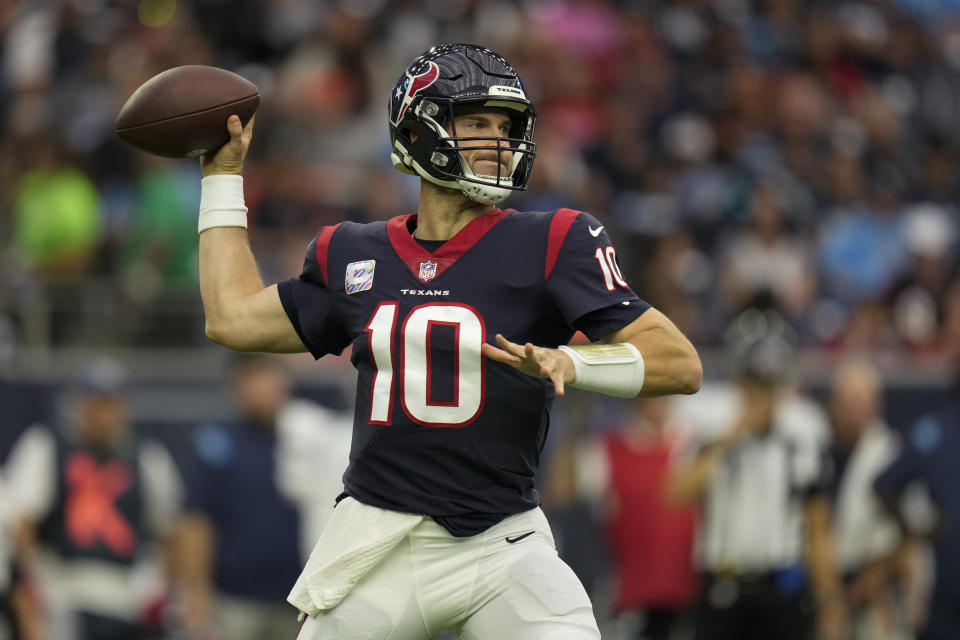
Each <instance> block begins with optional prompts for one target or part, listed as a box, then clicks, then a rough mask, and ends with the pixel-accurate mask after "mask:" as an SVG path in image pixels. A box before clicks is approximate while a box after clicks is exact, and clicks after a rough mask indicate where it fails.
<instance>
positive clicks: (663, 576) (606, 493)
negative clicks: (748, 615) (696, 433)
mask: <svg viewBox="0 0 960 640" xmlns="http://www.w3.org/2000/svg"><path fill="white" fill-rule="evenodd" d="M670 405H671V400H670V399H669V398H667V397H659V398H638V399H636V400H633V401H632V402H631V405H630V411H629V412H628V413H627V415H626V418H625V419H624V420H623V421H622V422H621V423H620V425H619V428H617V429H612V430H609V431H606V432H605V433H604V434H603V435H602V436H600V437H598V438H596V439H595V441H594V443H593V444H592V446H590V447H588V448H587V449H586V450H585V453H584V456H585V457H586V459H582V460H581V461H580V464H578V465H577V476H578V485H579V487H580V489H581V491H582V492H583V493H585V494H586V496H587V497H588V498H592V499H593V500H594V501H595V502H598V504H599V505H600V508H601V518H600V519H601V524H602V527H603V529H604V531H605V534H606V541H607V545H608V548H609V553H610V560H611V569H612V578H613V610H614V611H613V612H614V614H616V615H618V616H621V615H625V614H637V617H638V623H639V625H638V626H639V629H638V631H637V633H638V635H637V636H636V637H637V638H641V639H643V640H666V638H669V637H670V635H671V633H672V629H674V628H675V627H677V626H678V622H679V620H680V619H681V618H682V616H683V614H684V613H685V612H687V611H688V609H689V608H690V606H691V605H692V603H693V599H694V596H695V595H696V590H697V579H696V573H695V571H694V568H693V564H692V559H691V558H692V545H693V536H694V527H695V524H696V516H695V510H694V509H692V508H690V507H678V506H675V505H673V504H672V503H670V501H669V500H668V498H667V486H666V482H667V479H668V477H669V475H670V469H671V466H672V465H673V464H674V462H675V460H676V458H677V455H678V453H679V452H680V451H682V450H683V449H684V447H683V443H682V438H683V436H682V430H680V429H678V428H675V425H672V424H670V422H669V414H670Z"/></svg>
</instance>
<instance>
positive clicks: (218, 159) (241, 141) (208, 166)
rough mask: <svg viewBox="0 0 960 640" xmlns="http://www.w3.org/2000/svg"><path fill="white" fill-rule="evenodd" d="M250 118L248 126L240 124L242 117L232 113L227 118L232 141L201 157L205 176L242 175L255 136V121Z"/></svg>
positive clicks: (254, 117) (253, 118) (201, 166)
mask: <svg viewBox="0 0 960 640" xmlns="http://www.w3.org/2000/svg"><path fill="white" fill-rule="evenodd" d="M255 119H256V116H253V117H252V118H250V121H249V122H247V126H245V127H244V126H243V125H241V124H240V117H239V116H236V115H232V116H230V117H229V118H227V131H229V132H230V142H228V143H227V144H225V145H223V146H222V147H220V148H219V149H217V151H216V152H215V153H208V154H206V155H204V156H203V157H202V158H200V168H201V169H202V170H203V175H204V176H212V175H217V174H228V175H230V174H232V175H240V174H242V173H243V161H244V159H245V158H246V157H247V149H249V148H250V140H251V139H252V138H253V121H254V120H255Z"/></svg>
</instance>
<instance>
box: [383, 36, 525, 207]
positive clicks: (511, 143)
mask: <svg viewBox="0 0 960 640" xmlns="http://www.w3.org/2000/svg"><path fill="white" fill-rule="evenodd" d="M474 108H482V109H484V108H492V109H503V110H505V111H506V113H508V114H509V115H510V122H511V124H510V132H509V134H508V136H507V137H506V138H493V137H465V136H460V135H458V134H457V131H456V127H455V126H454V117H455V115H459V114H460V113H462V112H463V111H466V110H468V109H474ZM536 119H537V113H536V109H535V108H534V106H533V103H532V102H530V100H529V99H528V98H527V96H526V93H525V92H524V90H523V85H522V83H521V82H520V78H519V77H518V76H517V72H516V70H515V69H514V68H513V67H512V66H510V63H508V62H507V61H506V60H505V59H504V58H503V56H501V55H499V54H498V53H496V52H494V51H491V50H490V49H487V48H485V47H480V46H477V45H472V44H446V45H441V46H437V47H433V48H432V49H430V50H429V51H426V52H424V53H423V54H421V55H419V56H418V57H416V58H415V59H414V60H413V61H412V62H411V63H410V64H409V65H408V66H407V68H406V70H405V71H404V73H403V75H402V76H400V79H399V80H398V81H397V84H396V86H395V87H394V88H393V93H392V94H391V96H390V142H391V145H392V148H393V152H392V153H391V154H390V157H391V160H393V166H394V167H396V168H397V169H399V170H401V171H403V172H405V173H409V174H412V175H420V176H422V177H423V178H426V179H427V180H429V181H431V182H433V183H435V184H438V185H440V186H443V187H448V188H450V189H458V190H460V191H462V192H463V193H464V195H466V196H467V197H468V198H470V199H471V200H475V201H477V202H482V203H485V204H495V203H497V202H500V201H501V200H503V199H504V198H506V197H507V196H508V195H510V192H511V191H522V190H524V189H526V188H527V182H528V181H529V180H530V170H531V169H532V167H533V158H534V156H535V155H536V145H535V144H534V142H533V130H534V125H535V123H536ZM447 127H449V130H448V128H447ZM478 149H487V150H489V149H496V150H497V153H498V156H499V158H498V159H500V160H505V161H506V162H501V164H500V169H498V171H497V175H495V176H486V175H479V174H475V173H474V172H473V171H472V170H471V169H470V167H469V166H468V165H467V163H466V161H465V160H464V157H463V155H462V152H463V151H473V150H478ZM503 154H510V156H509V157H503ZM504 165H506V166H509V167H511V170H510V173H509V175H506V174H503V173H501V171H502V170H503V169H502V167H503V166H504Z"/></svg>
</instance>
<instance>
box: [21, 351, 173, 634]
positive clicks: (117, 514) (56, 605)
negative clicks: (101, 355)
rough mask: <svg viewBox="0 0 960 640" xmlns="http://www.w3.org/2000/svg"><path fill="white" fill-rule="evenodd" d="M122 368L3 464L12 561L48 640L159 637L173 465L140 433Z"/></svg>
mask: <svg viewBox="0 0 960 640" xmlns="http://www.w3.org/2000/svg"><path fill="white" fill-rule="evenodd" d="M125 377H126V376H125V374H124V372H123V371H122V369H121V368H120V366H119V364H117V363H115V362H113V361H111V360H100V361H97V362H96V363H94V364H93V365H91V366H90V367H89V368H88V369H87V370H86V371H85V372H84V374H83V376H82V378H81V380H80V381H79V383H78V384H77V385H76V386H75V387H74V388H73V389H72V394H70V395H71V398H70V399H71V400H72V402H70V403H67V404H69V405H70V406H69V409H70V410H69V411H67V412H66V413H67V417H66V419H64V420H63V421H62V423H61V424H57V425H51V426H48V425H40V424H38V425H34V426H31V427H30V428H28V429H27V430H26V431H25V432H24V434H23V435H22V436H21V437H20V438H19V439H18V440H17V442H16V443H15V445H14V448H13V450H12V451H11V453H10V456H9V458H8V459H7V463H6V465H5V473H6V474H7V478H8V480H9V483H10V492H9V495H10V497H11V500H10V502H11V504H9V505H7V506H8V508H9V509H10V511H11V512H12V517H13V519H14V520H15V522H16V529H17V531H18V535H17V540H18V544H17V554H18V563H19V565H20V566H22V567H24V571H25V573H26V574H27V575H26V576H24V579H25V580H28V581H29V583H30V584H31V585H32V586H33V588H34V589H35V595H36V598H37V601H38V607H39V608H40V609H41V611H42V615H41V617H42V619H43V620H42V622H43V626H44V627H45V628H46V637H47V638H49V639H50V640H53V639H56V640H130V639H131V638H145V637H149V636H150V634H151V633H153V632H154V631H158V629H156V627H157V626H158V621H157V620H156V619H155V618H156V616H157V615H158V614H157V610H156V609H155V607H156V606H158V603H160V602H161V601H162V599H163V597H164V591H165V589H166V585H165V581H164V578H163V573H162V562H161V559H162V557H161V556H162V554H161V551H162V547H163V545H164V543H165V542H167V539H166V538H167V536H168V535H169V534H170V533H171V531H172V524H173V519H174V517H175V516H176V513H177V511H178V510H179V505H180V496H181V493H182V489H181V485H180V478H179V474H178V472H177V469H176V466H175V463H174V461H173V459H172V458H171V456H170V454H169V452H168V451H167V450H166V448H165V447H164V446H163V445H161V444H160V443H158V442H154V441H150V440H145V439H141V438H140V437H138V435H137V434H136V431H135V429H134V425H133V422H132V415H131V411H130V407H129V405H128V402H127V393H126V388H125V384H124V381H125Z"/></svg>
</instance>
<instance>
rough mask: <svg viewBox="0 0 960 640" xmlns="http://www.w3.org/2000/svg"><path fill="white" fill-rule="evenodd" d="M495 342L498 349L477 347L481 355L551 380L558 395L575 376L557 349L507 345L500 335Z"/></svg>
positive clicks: (534, 375) (570, 366) (561, 393)
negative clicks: (498, 346)
mask: <svg viewBox="0 0 960 640" xmlns="http://www.w3.org/2000/svg"><path fill="white" fill-rule="evenodd" d="M496 340H497V344H498V345H500V348H499V349H498V348H497V347H495V346H493V345H492V344H486V343H484V344H483V346H481V347H480V350H481V351H482V352H483V355H485V356H487V357H488V358H490V359H491V360H496V361H497V362H502V363H504V364H508V365H510V366H511V367H513V368H514V369H516V370H517V371H522V372H523V373H525V374H527V375H528V376H533V377H534V378H546V379H549V380H551V381H552V382H553V388H554V389H555V390H556V392H557V395H558V396H562V395H563V394H564V386H565V385H567V384H569V383H571V382H573V379H574V377H575V376H576V371H575V369H574V368H573V360H571V359H570V356H568V355H567V354H565V353H564V352H563V351H560V350H559V349H548V348H546V347H538V346H535V345H533V344H530V343H529V342H528V343H526V344H524V345H520V344H517V343H515V342H510V341H509V340H507V339H506V338H504V337H503V336H502V335H500V334H499V333H498V334H497V336H496Z"/></svg>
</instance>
